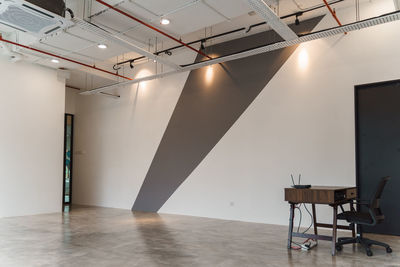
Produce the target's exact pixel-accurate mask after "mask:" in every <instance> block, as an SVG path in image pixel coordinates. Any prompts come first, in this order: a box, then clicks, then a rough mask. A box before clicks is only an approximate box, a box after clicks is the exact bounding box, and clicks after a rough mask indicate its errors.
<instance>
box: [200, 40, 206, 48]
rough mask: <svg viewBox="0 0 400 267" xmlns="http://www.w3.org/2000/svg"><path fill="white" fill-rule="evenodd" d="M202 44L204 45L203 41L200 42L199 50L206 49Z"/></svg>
mask: <svg viewBox="0 0 400 267" xmlns="http://www.w3.org/2000/svg"><path fill="white" fill-rule="evenodd" d="M204 43H205V41H204V40H201V45H200V49H201V50H204V49H206V47H205V45H204Z"/></svg>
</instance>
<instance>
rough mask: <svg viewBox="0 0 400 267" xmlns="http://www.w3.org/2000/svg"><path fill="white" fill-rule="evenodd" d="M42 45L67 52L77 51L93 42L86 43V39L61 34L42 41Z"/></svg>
mask: <svg viewBox="0 0 400 267" xmlns="http://www.w3.org/2000/svg"><path fill="white" fill-rule="evenodd" d="M43 43H45V44H49V45H53V46H56V47H61V48H64V47H65V48H66V49H68V50H78V49H80V48H82V47H86V46H88V45H91V44H93V42H91V41H88V40H87V39H86V38H85V39H81V38H78V37H75V36H74V35H70V34H68V33H61V34H59V35H56V36H53V37H50V38H47V39H45V40H43Z"/></svg>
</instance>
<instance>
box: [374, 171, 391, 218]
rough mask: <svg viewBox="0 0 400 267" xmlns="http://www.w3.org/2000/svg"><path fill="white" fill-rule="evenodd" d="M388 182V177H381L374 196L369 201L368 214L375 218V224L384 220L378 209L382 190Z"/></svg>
mask: <svg viewBox="0 0 400 267" xmlns="http://www.w3.org/2000/svg"><path fill="white" fill-rule="evenodd" d="M389 180H390V177H389V176H388V177H383V178H382V179H381V181H380V182H379V184H378V187H377V188H376V191H375V195H374V197H373V198H372V199H371V203H370V213H371V215H372V216H373V217H375V218H374V219H375V220H374V221H375V222H376V223H379V222H381V221H383V220H384V218H385V217H384V215H383V213H382V211H381V209H380V200H381V196H382V192H383V189H384V188H385V185H386V184H387V182H388V181H389Z"/></svg>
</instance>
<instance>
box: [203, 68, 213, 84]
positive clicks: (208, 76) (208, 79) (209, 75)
mask: <svg viewBox="0 0 400 267" xmlns="http://www.w3.org/2000/svg"><path fill="white" fill-rule="evenodd" d="M205 79H206V84H207V85H208V84H210V83H211V82H212V81H213V79H214V68H213V66H212V65H211V66H208V67H207V69H206V77H205Z"/></svg>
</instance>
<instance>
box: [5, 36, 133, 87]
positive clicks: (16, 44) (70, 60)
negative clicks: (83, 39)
mask: <svg viewBox="0 0 400 267" xmlns="http://www.w3.org/2000/svg"><path fill="white" fill-rule="evenodd" d="M0 41H1V42H4V43H8V44H12V45H15V46H18V47H22V48H25V49H28V50H32V51H35V52H38V53H41V54H44V55H48V56H51V57H55V58H59V59H62V60H65V61H68V62H71V63H75V64H78V65H81V66H84V67H87V68H91V69H94V70H97V71H101V72H104V73H107V74H110V75H113V76H117V77H120V78H124V79H127V80H130V81H131V80H133V79H132V78H129V77H125V76H122V75H119V74H116V73H113V72H111V71H108V70H104V69H100V68H97V67H96V66H91V65H89V64H86V63H82V62H79V61H77V60H74V59H70V58H66V57H63V56H58V55H56V54H53V53H49V52H46V51H43V50H40V49H36V48H33V47H30V46H26V45H23V44H19V43H16V42H12V41H9V40H6V39H3V37H1V36H0Z"/></svg>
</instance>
